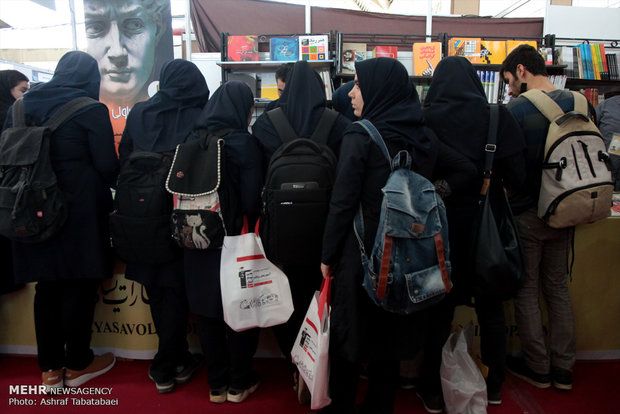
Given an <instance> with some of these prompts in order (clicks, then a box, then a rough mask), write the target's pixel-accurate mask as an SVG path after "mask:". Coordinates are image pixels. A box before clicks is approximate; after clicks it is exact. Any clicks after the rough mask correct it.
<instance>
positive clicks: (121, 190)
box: [110, 151, 181, 264]
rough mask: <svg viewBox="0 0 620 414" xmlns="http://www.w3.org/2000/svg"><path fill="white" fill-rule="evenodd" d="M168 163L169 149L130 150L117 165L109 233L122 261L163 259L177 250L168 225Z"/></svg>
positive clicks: (155, 261)
mask: <svg viewBox="0 0 620 414" xmlns="http://www.w3.org/2000/svg"><path fill="white" fill-rule="evenodd" d="M171 165H172V153H157V152H147V151H134V152H132V153H131V155H130V156H129V158H128V159H127V161H125V162H124V164H123V165H122V167H121V171H120V174H119V176H118V184H117V189H116V195H115V197H114V212H113V213H112V215H111V216H110V235H111V237H112V244H113V246H114V250H115V251H116V254H117V255H118V257H119V258H121V259H122V260H123V261H125V262H128V263H144V264H160V263H167V262H170V261H171V260H174V259H175V258H176V257H178V256H179V254H180V252H181V250H180V249H179V248H178V247H177V246H176V243H174V240H173V238H172V231H171V229H170V214H171V213H172V195H171V194H170V193H168V191H166V178H167V177H168V171H169V170H170V166H171Z"/></svg>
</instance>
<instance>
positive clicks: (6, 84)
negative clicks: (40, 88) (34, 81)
mask: <svg viewBox="0 0 620 414" xmlns="http://www.w3.org/2000/svg"><path fill="white" fill-rule="evenodd" d="M28 82H29V81H28V77H27V76H26V75H24V74H23V73H21V72H20V71H18V70H12V69H11V70H0V130H2V126H3V125H4V120H5V119H6V113H7V111H8V110H9V107H10V106H11V105H13V102H15V100H16V99H17V98H21V97H22V96H23V95H24V93H26V91H27V90H28Z"/></svg>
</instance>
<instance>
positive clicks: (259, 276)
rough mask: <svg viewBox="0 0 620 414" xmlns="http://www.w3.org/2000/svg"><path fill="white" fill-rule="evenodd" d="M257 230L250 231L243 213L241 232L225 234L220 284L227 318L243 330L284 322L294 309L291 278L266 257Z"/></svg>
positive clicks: (236, 328)
mask: <svg viewBox="0 0 620 414" xmlns="http://www.w3.org/2000/svg"><path fill="white" fill-rule="evenodd" d="M257 233H258V223H257V224H256V231H255V232H252V233H248V223H247V219H246V218H245V217H244V225H243V230H242V231H241V235H239V236H226V237H224V243H223V246H222V259H221V266H220V284H221V291H222V307H223V309H224V321H226V323H227V324H228V326H230V327H231V328H232V329H233V330H235V331H237V332H240V331H244V330H246V329H250V328H266V327H269V326H274V325H279V324H282V323H284V322H286V321H288V319H289V318H290V316H291V314H292V313H293V299H292V296H291V288H290V286H289V283H288V278H287V277H286V275H285V274H284V272H282V270H280V269H279V268H278V267H277V266H276V265H274V264H273V263H271V262H270V261H269V260H267V259H266V258H265V251H264V250H263V244H262V243H261V240H260V237H258V234H257Z"/></svg>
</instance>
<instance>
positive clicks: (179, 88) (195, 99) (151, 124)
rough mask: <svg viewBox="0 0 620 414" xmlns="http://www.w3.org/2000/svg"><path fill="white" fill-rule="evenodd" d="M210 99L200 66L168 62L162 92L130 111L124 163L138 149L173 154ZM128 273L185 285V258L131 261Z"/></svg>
mask: <svg viewBox="0 0 620 414" xmlns="http://www.w3.org/2000/svg"><path fill="white" fill-rule="evenodd" d="M207 99H209V88H208V87H207V83H206V82H205V79H204V76H203V75H202V73H200V70H199V69H198V67H196V65H194V64H193V63H191V62H188V61H186V60H182V59H175V60H172V61H170V62H167V63H166V64H165V65H164V66H163V68H162V70H161V76H160V87H159V91H158V92H157V93H156V94H155V95H154V96H153V97H152V98H151V99H149V100H148V101H145V102H139V103H137V104H136V105H135V106H134V107H133V109H132V110H131V112H130V113H129V116H128V118H127V125H126V126H125V131H124V132H123V138H122V139H121V142H120V145H119V155H120V159H121V162H124V161H125V160H126V159H127V158H128V157H129V155H131V153H132V152H133V151H134V150H135V149H136V148H137V149H138V150H142V151H153V152H159V153H173V152H174V150H175V148H176V146H177V145H179V144H182V143H184V142H186V141H187V140H188V139H191V138H192V137H193V135H192V130H193V127H194V123H195V121H196V119H198V117H199V115H200V113H201V111H202V107H203V106H204V104H205V103H206V102H207ZM125 276H126V277H127V279H131V280H135V281H137V282H140V283H142V284H146V285H150V284H153V285H158V286H166V287H177V288H182V287H183V285H184V284H183V258H182V257H179V258H178V259H176V260H173V261H171V262H168V263H163V264H158V265H149V264H144V263H127V268H126V270H125Z"/></svg>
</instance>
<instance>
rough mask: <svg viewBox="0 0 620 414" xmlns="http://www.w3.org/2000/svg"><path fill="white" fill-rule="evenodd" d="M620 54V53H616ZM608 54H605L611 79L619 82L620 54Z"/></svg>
mask: <svg viewBox="0 0 620 414" xmlns="http://www.w3.org/2000/svg"><path fill="white" fill-rule="evenodd" d="M616 53H620V52H616ZM616 53H612V52H608V53H605V57H606V59H607V66H608V67H609V79H611V80H619V77H618V54H616Z"/></svg>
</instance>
